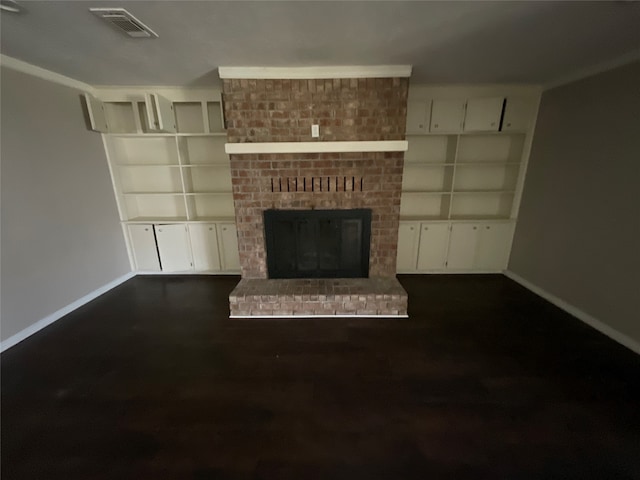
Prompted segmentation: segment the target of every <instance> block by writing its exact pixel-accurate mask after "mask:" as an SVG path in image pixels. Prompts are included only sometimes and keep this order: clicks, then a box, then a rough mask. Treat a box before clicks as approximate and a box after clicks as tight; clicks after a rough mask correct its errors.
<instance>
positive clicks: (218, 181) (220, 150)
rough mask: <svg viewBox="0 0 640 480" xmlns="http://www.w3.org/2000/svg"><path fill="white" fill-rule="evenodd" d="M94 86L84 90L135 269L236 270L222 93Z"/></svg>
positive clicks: (169, 270)
mask: <svg viewBox="0 0 640 480" xmlns="http://www.w3.org/2000/svg"><path fill="white" fill-rule="evenodd" d="M160 90H161V93H159V92H158V91H154V93H147V92H145V91H141V90H139V89H127V90H126V91H125V90H121V89H110V88H105V89H98V91H97V92H96V95H95V96H89V95H86V97H85V103H86V105H87V113H88V117H89V120H90V123H91V128H92V129H94V130H96V131H99V132H102V133H103V140H104V145H105V150H106V153H107V158H108V162H109V168H110V171H111V176H112V180H113V186H114V192H115V196H116V200H117V204H118V209H119V212H120V219H121V221H122V223H123V228H124V229H125V237H126V238H127V241H128V246H129V251H130V258H131V262H132V265H133V268H134V269H135V270H137V271H145V272H146V271H150V272H153V271H165V272H191V271H193V272H219V273H225V272H227V273H236V272H238V271H239V268H240V266H239V261H238V246H237V238H236V230H235V213H234V208H233V195H232V192H231V170H230V165H229V157H228V156H227V154H226V153H225V150H224V146H225V143H226V133H225V131H224V127H223V126H224V121H223V116H222V108H221V101H220V94H219V92H216V91H210V90H183V89H160Z"/></svg>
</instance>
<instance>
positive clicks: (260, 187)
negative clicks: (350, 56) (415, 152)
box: [223, 78, 409, 279]
mask: <svg viewBox="0 0 640 480" xmlns="http://www.w3.org/2000/svg"><path fill="white" fill-rule="evenodd" d="M408 90H409V79H408V78H334V79H316V80H297V79H291V80H287V79H274V80H250V79H224V80H223V99H224V113H225V119H226V123H227V141H228V142H229V143H247V142H250V143H262V142H315V141H320V142H328V141H380V140H404V138H405V124H406V114H407V94H408ZM313 124H317V125H319V126H320V137H319V138H313V137H312V136H311V125H313ZM230 161H231V179H232V187H233V199H234V204H235V213H236V224H237V229H238V244H239V251H240V264H241V268H242V276H243V278H247V279H260V278H267V267H266V250H265V241H264V226H263V217H262V215H263V211H264V210H266V209H270V208H276V209H311V208H316V209H351V208H370V209H371V210H372V222H371V249H370V263H369V275H370V277H395V274H396V254H397V244H398V223H399V215H400V194H401V188H402V172H403V167H404V153H403V152H373V153H366V152H353V153H338V152H336V153H295V154H294V153H286V154H250V155H249V154H246V155H245V154H243V155H238V154H231V155H230Z"/></svg>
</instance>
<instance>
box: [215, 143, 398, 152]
mask: <svg viewBox="0 0 640 480" xmlns="http://www.w3.org/2000/svg"><path fill="white" fill-rule="evenodd" d="M407 148H408V144H407V141H406V140H379V141H352V142H351V141H343V142H260V143H258V142H256V143H226V144H225V146H224V150H225V152H226V153H228V154H239V155H242V154H259V153H344V152H406V151H407Z"/></svg>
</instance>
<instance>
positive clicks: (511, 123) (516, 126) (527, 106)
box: [502, 97, 536, 132]
mask: <svg viewBox="0 0 640 480" xmlns="http://www.w3.org/2000/svg"><path fill="white" fill-rule="evenodd" d="M535 109H536V99H535V98H526V97H507V103H506V105H505V107H504V118H503V119H502V131H503V132H526V131H527V129H528V128H529V126H530V125H531V122H532V121H533V114H534V112H535Z"/></svg>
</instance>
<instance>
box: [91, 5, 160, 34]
mask: <svg viewBox="0 0 640 480" xmlns="http://www.w3.org/2000/svg"><path fill="white" fill-rule="evenodd" d="M89 11H90V12H91V13H93V14H94V15H97V16H98V17H100V18H102V19H103V20H104V21H105V22H107V23H109V24H111V25H113V26H114V27H115V28H117V29H118V30H120V31H121V32H124V33H126V34H127V35H129V36H130V37H133V38H152V37H157V36H158V34H157V33H156V32H154V31H153V30H151V29H150V28H149V27H147V26H146V25H145V24H144V23H142V22H141V21H140V20H138V19H137V18H136V17H134V16H133V15H131V14H130V13H129V12H127V11H126V10H125V9H124V8H90V9H89Z"/></svg>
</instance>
